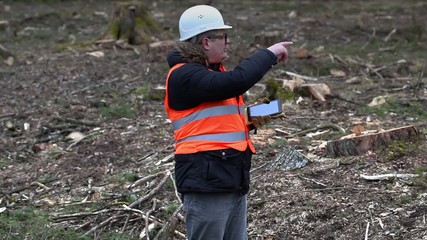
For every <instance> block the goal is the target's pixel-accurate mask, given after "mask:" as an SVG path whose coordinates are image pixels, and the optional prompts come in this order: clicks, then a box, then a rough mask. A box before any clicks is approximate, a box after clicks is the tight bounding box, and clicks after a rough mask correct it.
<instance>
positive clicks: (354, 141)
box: [324, 125, 426, 158]
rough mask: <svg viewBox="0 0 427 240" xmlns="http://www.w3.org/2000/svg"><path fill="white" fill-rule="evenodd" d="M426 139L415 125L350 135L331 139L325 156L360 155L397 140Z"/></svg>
mask: <svg viewBox="0 0 427 240" xmlns="http://www.w3.org/2000/svg"><path fill="white" fill-rule="evenodd" d="M425 139H426V137H425V136H424V134H422V133H420V132H419V131H418V129H416V128H415V126H413V125H410V126H404V127H400V128H393V129H390V130H386V131H382V132H378V133H370V134H366V135H361V136H352V135H350V136H347V137H345V138H343V139H339V140H335V141H329V142H328V143H327V145H326V149H325V152H324V156H325V157H330V158H336V157H340V156H351V155H360V154H363V153H366V152H367V151H369V150H374V149H378V148H379V147H381V146H386V145H388V144H390V143H392V142H393V141H396V140H400V141H419V140H425Z"/></svg>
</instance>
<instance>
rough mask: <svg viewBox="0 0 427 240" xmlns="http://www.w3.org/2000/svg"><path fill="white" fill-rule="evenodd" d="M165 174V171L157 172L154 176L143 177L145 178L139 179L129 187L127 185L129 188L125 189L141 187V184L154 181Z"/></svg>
mask: <svg viewBox="0 0 427 240" xmlns="http://www.w3.org/2000/svg"><path fill="white" fill-rule="evenodd" d="M166 172H167V171H163V172H158V173H155V174H152V175H148V176H145V177H143V178H140V179H138V180H136V181H135V182H134V183H132V184H131V185H129V186H128V187H127V189H131V188H134V187H136V186H139V185H141V184H143V183H145V182H147V181H150V180H151V179H154V178H157V177H158V176H160V175H164V174H166Z"/></svg>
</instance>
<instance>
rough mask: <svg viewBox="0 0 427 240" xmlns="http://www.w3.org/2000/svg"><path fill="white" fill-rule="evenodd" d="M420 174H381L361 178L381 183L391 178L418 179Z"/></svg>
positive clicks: (361, 175)
mask: <svg viewBox="0 0 427 240" xmlns="http://www.w3.org/2000/svg"><path fill="white" fill-rule="evenodd" d="M418 176H419V175H418V174H399V173H387V174H380V175H372V176H369V175H364V174H360V177H361V178H363V179H366V180H369V181H380V180H387V179H389V178H414V177H418Z"/></svg>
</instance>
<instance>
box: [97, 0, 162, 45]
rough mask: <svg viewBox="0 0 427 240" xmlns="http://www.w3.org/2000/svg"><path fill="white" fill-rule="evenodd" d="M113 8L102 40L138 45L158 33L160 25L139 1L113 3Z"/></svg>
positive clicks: (156, 35)
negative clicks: (111, 17) (111, 16)
mask: <svg viewBox="0 0 427 240" xmlns="http://www.w3.org/2000/svg"><path fill="white" fill-rule="evenodd" d="M114 8H115V9H114V15H113V19H112V20H111V22H110V25H109V26H108V28H107V31H106V33H105V34H104V35H103V36H102V37H101V39H102V40H111V39H113V40H122V41H126V42H127V43H129V44H131V45H139V44H142V43H151V42H153V41H154V40H155V39H157V38H158V35H160V33H161V27H160V26H159V25H158V24H157V23H156V22H155V21H154V20H153V19H152V17H151V16H150V14H149V12H148V11H147V9H146V8H145V7H144V6H143V5H142V3H141V2H120V3H115V4H114Z"/></svg>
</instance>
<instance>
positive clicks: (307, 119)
mask: <svg viewBox="0 0 427 240" xmlns="http://www.w3.org/2000/svg"><path fill="white" fill-rule="evenodd" d="M46 2H47V3H46ZM141 2H142V3H143V4H144V6H146V7H147V9H148V10H149V13H150V15H151V16H152V17H153V19H154V20H155V21H156V22H157V23H159V24H160V25H161V26H162V30H163V34H162V35H159V36H157V39H153V40H155V41H160V40H176V39H177V38H178V29H177V21H178V19H179V16H180V14H181V13H182V12H183V11H184V10H185V9H186V8H188V7H189V6H191V5H194V4H199V3H200V2H201V1H194V0H192V1H185V3H183V2H181V1H172V0H164V1H141ZM206 2H207V1H206ZM211 2H212V5H213V6H215V7H217V8H218V9H219V10H220V11H221V12H222V13H223V15H224V19H225V21H226V23H227V24H230V25H232V26H233V29H232V30H231V31H230V38H231V41H232V44H231V45H230V52H231V54H230V55H231V58H230V60H229V62H227V64H226V65H227V67H228V68H229V69H232V68H233V67H234V66H235V65H236V64H237V63H238V62H239V61H240V60H242V59H243V58H244V57H246V56H249V55H250V54H251V53H252V52H253V51H254V50H256V49H257V48H260V47H266V46H262V45H260V44H255V43H256V39H257V36H259V35H263V34H266V33H277V32H278V33H279V37H280V38H282V39H283V40H291V41H293V42H294V44H293V45H292V46H291V47H290V59H289V61H288V62H287V63H285V64H279V65H277V66H275V67H274V68H273V69H272V70H271V71H270V72H269V73H268V74H267V75H266V76H265V77H264V79H263V80H262V81H261V82H260V84H259V85H257V87H254V89H252V90H251V91H249V93H248V97H247V99H248V101H247V102H248V104H251V103H254V102H255V101H256V99H259V98H260V97H262V95H263V92H261V91H259V90H257V89H262V87H263V86H266V85H267V86H269V84H270V85H271V83H272V82H273V83H281V82H282V81H286V80H291V79H292V77H291V76H289V75H288V73H287V72H292V73H297V74H300V75H304V76H309V77H312V78H316V81H308V83H324V84H326V85H327V86H329V88H330V89H331V91H332V94H330V95H327V96H326V99H325V101H319V99H316V98H314V97H313V96H307V95H300V93H293V92H292V93H291V92H286V91H284V90H279V91H278V92H279V93H280V94H279V95H278V96H279V97H281V98H282V100H283V107H284V112H285V114H286V115H287V116H288V118H287V119H285V120H283V121H282V120H275V121H273V122H272V123H271V124H269V125H267V126H264V127H262V128H261V129H259V131H258V133H257V134H256V135H252V138H253V140H254V143H255V145H256V148H257V154H256V155H254V158H253V170H252V175H251V178H252V183H251V190H250V193H249V195H248V200H249V203H248V224H249V229H248V230H249V235H250V239H381V240H382V239H423V240H425V239H427V222H426V215H427V175H426V173H427V157H426V156H427V142H426V140H425V139H424V140H420V141H416V142H409V141H404V140H402V141H393V142H391V143H389V144H383V145H381V144H380V145H379V146H378V147H376V148H374V149H372V150H370V151H368V152H366V153H363V154H360V155H357V156H342V157H336V158H327V157H325V156H324V155H323V154H322V148H321V146H323V145H324V144H325V143H327V142H328V141H333V140H337V139H339V138H340V137H342V136H344V135H349V134H351V133H352V128H353V127H354V126H363V127H364V128H365V129H366V130H370V131H381V130H388V129H392V128H397V127H403V126H409V125H413V126H415V127H416V128H417V129H418V131H419V132H420V135H425V134H427V88H426V77H425V74H424V73H425V64H426V59H427V45H426V44H425V42H426V40H427V29H426V26H427V18H426V17H425V13H426V12H427V2H425V1H413V0H409V1H403V0H401V1H397V0H396V1H386V0H373V1H361V0H360V1H357V0H354V1H338V0H331V1H314V0H313V1H310V0H308V1H231V0H229V1H226V0H218V1H217V0H213V1H211ZM113 9H114V5H113V2H112V1H0V44H1V46H0V47H2V49H0V50H1V51H0V52H3V54H2V56H3V58H1V57H0V60H1V61H0V123H1V126H0V239H67V238H66V237H65V236H64V234H65V233H64V231H63V230H64V229H67V230H69V231H73V234H76V236H80V235H82V234H85V235H84V236H85V237H86V238H88V239H138V238H141V239H153V238H154V237H155V236H156V235H157V236H158V237H159V236H165V235H161V234H159V232H161V231H164V232H168V231H169V230H167V229H166V228H164V226H167V227H169V229H174V230H176V231H169V233H170V234H169V239H172V238H174V239H184V238H185V237H184V236H185V229H184V224H183V219H182V212H181V210H180V208H179V206H180V202H179V197H178V196H177V194H176V192H175V188H174V182H173V180H172V179H173V135H172V132H171V128H170V122H168V121H167V117H166V114H165V111H164V106H163V102H162V91H161V89H163V87H164V84H165V74H166V72H167V71H168V66H167V63H166V61H165V56H163V55H162V54H160V55H159V54H158V53H156V52H153V51H151V52H150V51H148V50H147V49H148V45H147V44H142V45H126V47H120V46H116V47H110V48H106V47H101V46H99V45H96V44H89V45H88V44H87V43H88V42H89V41H93V40H94V39H96V38H97V37H99V36H101V35H102V34H103V33H104V32H105V31H106V28H107V26H108V24H109V22H110V21H111V19H112V12H113ZM282 39H277V40H282ZM5 53H11V54H10V56H7V55H6V57H5ZM277 86H281V85H280V84H277ZM277 86H276V87H277ZM276 90H277V89H276ZM267 92H268V91H267ZM264 93H265V92H264ZM276 93H277V92H276ZM269 94H271V92H270V93H269ZM380 98H382V99H386V101H385V102H384V103H383V104H378V105H375V106H369V103H371V102H372V101H373V100H374V99H380ZM328 126H334V127H332V128H331V127H328ZM337 129H343V131H342V132H340V131H337ZM287 147H292V148H293V149H295V150H298V151H299V152H300V153H301V154H303V155H304V156H306V157H307V158H308V159H310V163H309V164H307V165H306V166H304V167H302V168H298V169H295V170H287V169H285V168H272V167H271V166H272V164H273V163H274V162H275V161H276V159H277V157H278V156H279V155H280V153H283V151H284V150H285V149H287ZM381 174H407V175H404V176H405V177H397V175H395V176H394V177H389V178H387V179H383V180H367V179H365V178H363V176H365V175H368V176H377V175H381ZM412 174H414V175H412ZM175 220H176V221H175ZM46 226H49V228H48V229H59V231H58V232H54V233H52V232H51V231H46V229H47V227H46ZM146 231H148V232H149V234H148V235H146V234H145V233H146ZM61 234H62V235H61ZM69 234H71V233H69ZM73 236H74V235H73ZM147 236H149V237H147ZM70 239H72V238H70Z"/></svg>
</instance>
